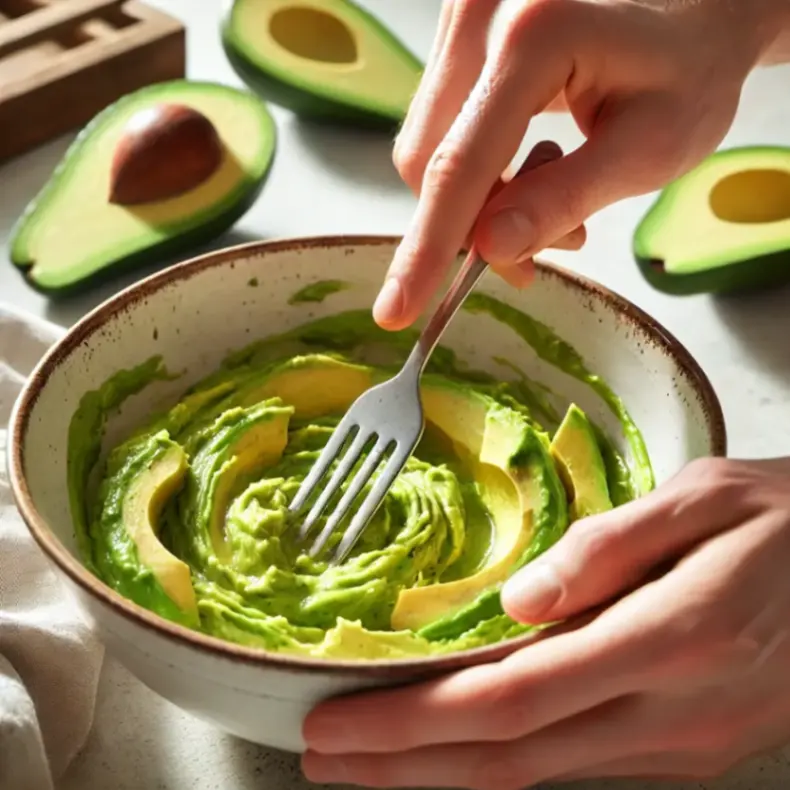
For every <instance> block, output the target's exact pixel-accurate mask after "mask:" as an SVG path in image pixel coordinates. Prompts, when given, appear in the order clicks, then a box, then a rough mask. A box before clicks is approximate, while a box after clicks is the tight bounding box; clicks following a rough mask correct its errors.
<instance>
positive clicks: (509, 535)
mask: <svg viewBox="0 0 790 790" xmlns="http://www.w3.org/2000/svg"><path fill="white" fill-rule="evenodd" d="M384 377H386V374H385V373H383V372H381V371H379V370H376V369H374V368H370V367H368V366H367V365H363V364H357V363H351V362H346V361H343V360H338V359H336V358H334V357H332V356H329V355H324V354H310V355H308V356H297V357H294V358H293V359H291V360H289V361H288V362H287V363H285V364H283V363H276V364H275V365H274V366H273V367H270V368H266V369H264V370H263V371H262V373H261V376H260V378H257V379H256V380H254V381H252V382H251V383H250V384H249V385H248V386H247V388H246V390H245V391H243V392H242V393H240V395H241V397H240V402H241V403H242V404H243V405H244V408H252V407H254V404H256V403H260V402H261V401H266V400H267V399H282V401H283V402H286V403H288V404H289V407H290V408H292V409H293V415H292V417H293V419H294V420H311V419H314V418H316V417H319V416H322V415H328V414H342V413H343V412H345V411H346V410H347V409H348V407H349V406H350V405H351V403H352V402H353V401H354V400H355V399H356V398H357V397H359V395H361V394H362V393H363V392H364V391H365V390H366V389H368V388H369V387H371V386H373V385H374V384H376V383H377V382H378V381H380V380H382V378H384ZM306 381H309V386H305V382H306ZM420 389H421V396H422V404H423V409H424V414H425V420H426V423H429V424H430V425H431V427H432V428H434V429H436V430H438V431H439V432H440V434H442V435H444V436H445V437H446V438H447V441H448V442H450V444H451V446H452V448H453V450H454V452H455V454H456V455H457V456H458V457H459V458H460V459H462V460H463V461H464V462H465V463H466V464H467V465H468V466H469V468H470V470H471V471H472V474H473V476H474V478H475V479H476V481H477V484H478V487H479V490H480V494H481V499H482V500H483V503H484V505H485V507H486V509H487V510H488V511H489V513H490V514H491V517H492V522H493V526H494V532H493V540H492V543H491V548H490V550H489V552H488V556H487V557H486V560H485V563H484V564H483V567H482V568H479V569H478V570H477V571H476V572H475V573H473V574H472V575H470V576H466V577H464V578H461V579H457V580H454V581H448V582H444V583H439V584H433V585H430V586H425V587H417V588H411V589H406V590H403V591H401V592H400V594H399V597H398V600H397V601H396V604H395V607H394V609H393V612H392V615H391V619H390V624H391V627H392V628H394V629H396V630H399V629H403V628H412V629H415V630H416V629H420V628H422V627H423V626H430V627H435V628H438V629H439V631H437V637H436V638H439V636H438V634H439V633H440V632H441V631H442V629H444V630H447V629H446V627H445V626H447V627H449V626H448V623H449V622H450V621H452V628H453V629H454V628H455V627H456V626H457V625H458V623H459V622H463V623H464V624H465V625H464V628H465V629H466V628H468V627H471V626H473V625H474V623H475V622H477V621H478V620H479V619H480V618H481V617H482V616H484V614H485V613H487V612H488V611H489V610H490V609H491V608H492V605H493V607H494V608H498V609H499V610H500V611H501V606H500V605H499V601H498V598H499V593H498V588H499V586H501V583H503V582H504V581H505V579H507V577H508V576H509V575H510V574H511V573H512V572H513V571H514V570H515V569H516V568H518V567H520V566H521V565H522V564H523V563H524V562H527V561H528V560H529V559H530V558H531V557H532V556H534V555H535V554H536V553H538V552H539V551H542V550H545V549H546V548H548V546H549V545H551V544H552V543H553V542H555V541H556V540H557V539H559V537H560V536H561V535H562V534H563V533H564V531H565V529H566V527H567V525H568V506H567V500H566V494H565V489H564V487H563V484H562V481H561V479H560V476H559V473H558V471H557V468H556V466H555V464H554V461H553V459H552V455H551V452H550V442H549V437H548V435H547V434H545V433H543V432H541V431H538V430H537V429H535V428H534V427H533V425H532V424H531V422H530V421H529V419H528V418H527V416H526V415H524V414H522V413H521V412H516V411H511V410H509V409H505V408H503V407H502V406H501V405H500V404H499V403H498V402H497V401H496V400H495V399H493V398H491V397H489V396H487V395H484V394H482V393H479V392H472V391H469V390H467V389H465V388H464V387H463V386H462V385H458V384H455V383H453V382H450V381H447V380H446V379H443V378H439V377H436V376H435V375H432V374H424V375H423V377H422V380H421V387H420ZM282 441H283V442H284V441H285V440H284V439H283V440H282ZM212 443H213V441H212ZM279 444H280V442H279V441H278V442H277V445H278V447H279ZM193 468H194V469H196V471H197V473H198V474H201V472H200V469H201V468H202V462H200V461H198V460H197V459H196V461H195V462H193ZM198 511H200V508H198ZM220 556H222V555H220ZM492 596H493V597H492ZM459 616H460V619H458V618H459ZM454 618H455V619H454ZM456 620H458V622H456ZM426 635H428V636H429V637H430V634H427V632H426ZM430 638H433V637H430Z"/></svg>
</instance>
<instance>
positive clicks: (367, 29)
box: [222, 0, 423, 129]
mask: <svg viewBox="0 0 790 790" xmlns="http://www.w3.org/2000/svg"><path fill="white" fill-rule="evenodd" d="M222 42H223V46H224V49H225V53H226V55H227V57H228V60H229V61H230V63H231V65H232V66H233V68H234V69H235V70H236V72H237V74H238V75H239V76H240V77H241V78H242V79H243V80H244V81H245V82H246V83H247V85H248V86H249V87H250V88H251V89H252V90H254V91H257V92H258V93H259V94H260V95H261V96H262V97H263V98H265V99H267V100H269V101H271V102H273V103H275V104H279V105H281V106H283V107H287V108H288V109H290V110H291V111H292V112H294V113H295V114H296V115H298V116H301V117H305V118H312V119H315V120H323V121H335V122H339V123H345V124H352V125H353V124H358V125H360V126H368V127H374V128H383V129H394V128H396V127H397V126H398V125H399V124H400V123H401V121H402V120H403V118H404V117H405V115H406V111H407V109H408V107H409V103H410V102H411V99H412V96H413V95H414V93H415V91H416V90H417V86H418V84H419V81H420V77H421V74H422V70H423V64H422V63H421V62H420V61H419V60H418V59H417V58H416V57H415V56H414V54H412V53H411V52H410V51H409V50H408V49H407V48H406V47H405V46H404V45H403V43H401V42H400V41H399V40H398V39H397V38H396V37H395V36H394V35H393V34H392V33H391V32H390V31H389V30H387V28H386V27H385V26H384V25H383V24H382V23H381V22H380V21H379V20H377V19H376V18H375V17H374V16H373V15H372V14H370V13H369V12H368V11H366V10H364V9H362V8H361V7H359V6H358V5H356V4H355V3H353V2H350V1H349V0H324V2H322V3H321V4H320V5H318V4H306V3H302V2H296V1H295V0H234V2H232V4H231V5H230V7H229V9H228V11H227V13H226V14H225V16H224V19H223V23H222Z"/></svg>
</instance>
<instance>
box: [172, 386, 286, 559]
mask: <svg viewBox="0 0 790 790" xmlns="http://www.w3.org/2000/svg"><path fill="white" fill-rule="evenodd" d="M292 414H293V408H292V407H291V406H286V405H284V403H283V401H282V400H281V399H280V398H269V399H266V400H263V401H261V402H259V403H256V404H254V405H252V406H249V407H247V408H236V409H232V410H229V411H226V412H224V413H223V414H222V415H221V416H220V417H219V418H218V419H217V420H216V422H215V423H214V426H213V435H212V438H211V441H209V442H207V443H206V444H205V445H204V446H203V447H201V448H200V450H199V451H198V452H197V453H196V454H195V456H194V457H193V459H192V473H193V475H192V477H191V478H190V491H189V492H188V496H187V497H186V501H187V503H188V504H187V505H185V507H186V509H187V510H188V512H187V513H186V519H188V520H189V521H191V522H193V523H194V524H195V525H196V533H197V538H196V541H195V542H196V544H197V545H198V547H199V548H198V550H199V551H205V552H206V553H212V552H213V553H214V554H216V556H217V557H218V558H219V559H220V560H221V561H222V562H227V561H228V560H229V558H230V548H229V546H228V544H227V542H226V540H225V534H224V530H223V525H224V521H225V515H226V512H227V509H228V503H229V502H230V500H231V498H232V495H233V493H234V492H235V489H236V486H238V485H242V484H243V483H244V480H245V476H246V475H248V474H250V473H251V472H253V471H254V470H256V469H261V468H266V467H268V466H272V465H273V464H275V463H277V461H279V460H280V458H281V457H282V454H283V450H284V449H285V447H286V445H287V443H288V422H289V420H290V417H291V415H292ZM198 479H203V481H204V483H203V485H202V486H198V485H195V481H196V480H198ZM184 550H186V551H189V550H190V548H189V546H188V545H186V546H184Z"/></svg>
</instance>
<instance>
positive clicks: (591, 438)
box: [550, 403, 612, 521]
mask: <svg viewBox="0 0 790 790" xmlns="http://www.w3.org/2000/svg"><path fill="white" fill-rule="evenodd" d="M550 449H551V454H552V456H553V457H554V460H555V462H556V464H557V469H558V471H559V473H560V477H561V478H562V481H563V484H564V485H565V489H566V491H567V494H568V499H569V500H570V518H571V521H575V520H576V519H579V518H586V517H587V516H592V515H594V514H596V513H604V512H605V511H607V510H611V509H612V499H611V496H610V494H609V485H608V483H607V480H606V466H605V464H604V460H603V455H602V453H601V448H600V447H599V445H598V439H597V438H596V435H595V431H594V429H593V426H592V424H591V423H590V420H589V418H588V417H587V415H586V414H585V413H584V412H583V411H582V410H581V409H580V408H579V407H578V406H577V405H576V404H575V403H572V404H571V405H570V406H569V407H568V411H567V412H566V413H565V417H564V418H563V420H562V423H560V427H559V428H557V432H556V433H555V434H554V438H553V439H552V440H551V448H550Z"/></svg>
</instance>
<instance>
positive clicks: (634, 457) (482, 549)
mask: <svg viewBox="0 0 790 790" xmlns="http://www.w3.org/2000/svg"><path fill="white" fill-rule="evenodd" d="M344 288H345V285H344V284H343V283H340V282H338V281H330V282H329V283H327V284H322V283H316V284H313V285H312V286H311V288H310V289H309V290H306V291H305V290H303V292H301V294H300V295H299V296H298V297H297V298H296V299H294V300H293V301H292V303H293V304H295V305H296V304H300V303H301V302H303V301H312V302H319V301H321V300H322V299H324V298H331V295H332V294H333V293H335V292H337V291H340V290H343V289H344ZM464 309H466V310H468V311H470V312H473V313H485V314H487V315H488V316H490V317H493V318H495V319H496V320H498V321H501V322H503V323H504V324H506V325H507V326H508V327H509V328H510V329H511V330H512V331H514V332H516V333H517V334H518V335H519V336H520V337H521V338H522V339H523V341H524V342H525V343H526V344H528V345H529V346H531V347H532V349H533V350H534V351H535V352H537V354H538V355H539V356H540V357H541V358H543V359H544V360H546V361H547V362H549V363H550V364H552V365H555V366H557V367H559V368H561V369H562V370H563V371H565V372H566V373H568V374H569V375H571V376H573V377H574V378H576V379H578V380H579V381H582V382H584V383H585V384H587V385H588V386H589V388H590V389H591V390H592V391H593V392H594V393H595V394H596V395H597V397H599V398H600V399H601V401H602V402H603V404H605V406H606V408H608V409H609V411H610V412H611V413H612V414H613V415H614V416H615V417H616V418H617V420H618V422H619V424H620V426H621V429H622V436H623V438H624V440H625V442H626V443H627V445H628V446H629V450H630V452H629V454H628V456H629V458H630V460H629V461H628V462H627V461H626V457H625V456H624V455H622V454H620V453H619V452H618V451H617V450H616V449H615V443H614V442H613V441H612V440H611V439H610V437H609V436H607V435H606V433H605V432H604V431H603V430H602V429H601V428H600V427H599V426H598V425H596V424H595V423H593V421H592V420H591V419H589V418H588V417H587V416H586V415H585V413H584V412H582V411H581V409H579V408H578V407H576V406H575V405H574V404H571V405H570V406H568V405H567V404H562V402H561V401H560V402H559V403H560V404H562V405H557V404H558V401H557V399H556V397H555V396H554V395H553V393H551V392H549V391H548V390H546V388H544V387H541V386H540V385H538V384H536V383H534V382H532V381H530V380H529V379H528V378H527V377H526V376H525V375H524V374H523V373H521V372H520V371H519V370H518V369H517V368H513V370H512V375H510V376H508V381H500V380H497V379H494V378H493V377H492V376H490V375H488V374H486V373H483V372H480V371H473V370H469V369H467V368H466V367H464V366H463V365H462V364H460V362H459V361H458V360H457V359H456V357H455V355H454V354H453V352H452V351H450V350H449V349H447V348H443V347H440V348H438V349H437V350H436V351H435V352H434V355H433V357H432V360H431V362H430V364H429V368H428V370H427V371H426V374H425V377H424V380H423V389H422V394H423V404H424V408H425V412H426V430H425V434H424V436H423V439H422V441H421V443H420V445H419V447H418V448H417V451H416V452H415V453H414V455H413V457H412V458H411V459H410V460H409V462H408V463H407V465H406V468H405V469H404V470H403V471H402V473H401V474H400V476H399V477H398V479H397V480H396V482H395V484H394V485H393V486H392V488H391V490H390V492H389V494H388V495H387V497H386V499H385V502H384V504H383V505H382V507H381V508H380V509H379V510H378V512H377V513H376V515H375V517H374V519H373V522H372V523H371V525H370V526H369V527H368V529H367V530H366V531H365V532H364V533H363V536H362V538H361V539H360V541H359V542H358V543H357V545H356V547H355V549H354V550H353V552H352V554H351V556H350V557H349V558H348V559H347V560H346V561H345V562H343V563H342V564H340V565H338V566H332V565H330V564H329V562H328V560H329V559H330V557H331V554H332V551H333V549H334V547H335V546H336V544H337V541H338V540H339V539H340V537H341V533H342V527H343V526H345V524H347V523H348V520H349V519H350V516H349V518H347V519H346V520H345V522H344V524H343V525H341V530H340V531H339V532H338V534H336V535H335V536H334V537H333V538H332V539H331V540H330V542H329V544H328V546H327V548H326V549H325V551H324V552H323V553H322V554H321V555H320V556H319V557H317V558H315V559H311V558H310V557H309V556H308V555H307V549H308V548H309V545H310V542H311V541H310V540H309V539H308V541H307V542H306V543H304V544H302V543H300V542H299V540H298V527H299V520H298V517H296V518H294V517H293V516H290V515H289V513H288V504H289V502H290V501H291V499H292V497H293V496H294V495H295V493H296V491H297V489H298V487H299V485H300V483H301V481H302V480H303V479H304V477H305V475H306V474H307V472H308V471H309V469H310V467H311V466H312V464H313V463H314V462H315V461H316V459H317V457H318V455H319V453H320V450H321V448H322V447H323V446H324V444H325V443H326V441H327V439H328V438H329V436H330V435H331V433H332V430H333V428H334V426H335V425H336V423H337V421H338V420H339V418H340V417H341V416H342V414H343V413H344V412H345V411H346V409H347V408H348V406H349V405H350V404H351V402H352V401H353V400H354V399H355V398H356V397H357V396H358V395H359V394H361V393H362V392H363V391H364V390H365V389H367V388H368V387H369V386H371V385H373V384H375V383H376V382H378V381H381V380H383V379H385V378H387V377H389V376H390V375H392V373H393V372H394V371H395V370H397V367H398V365H399V363H400V362H401V361H402V359H403V358H404V356H405V354H407V353H408V351H409V350H410V348H411V346H412V344H413V342H414V340H415V337H416V335H415V333H414V332H412V331H405V332H400V333H396V334H393V333H389V332H384V331H383V330H381V329H379V328H378V327H377V326H376V325H375V324H374V323H373V321H372V320H371V318H370V314H369V311H354V312H346V313H340V314H337V315H333V316H330V317H328V318H320V319H316V320H313V321H310V322H308V323H305V324H303V325H301V326H299V327H297V328H296V329H294V330H291V331H288V332H286V333H284V334H282V335H279V336H277V337H269V338H265V339H263V340H261V341H259V342H256V343H254V344H252V345H250V346H249V347H247V348H244V349H241V350H239V351H237V352H235V353H233V354H231V355H230V356H229V357H228V358H227V359H226V360H225V362H224V363H223V365H222V366H221V367H220V368H219V369H218V370H217V371H215V372H214V373H212V374H211V375H209V376H207V377H206V378H205V379H203V380H202V381H200V382H198V383H197V384H194V385H193V386H192V387H190V388H189V389H188V390H186V391H185V392H184V393H183V395H182V397H180V398H179V399H178V401H177V402H176V403H174V404H173V405H172V406H171V407H170V408H168V409H167V410H165V411H163V412H161V413H158V414H155V415H152V416H151V417H150V418H149V420H148V421H147V422H146V423H145V424H144V425H142V426H141V427H139V428H138V429H137V430H136V431H135V432H134V434H133V435H131V436H128V437H127V438H126V439H125V440H124V441H122V442H121V443H119V444H117V445H115V446H113V447H111V448H109V452H105V453H104V454H103V453H101V451H100V448H101V444H102V436H103V432H104V429H105V424H106V422H107V420H108V417H109V415H110V414H111V413H112V412H113V411H114V410H115V409H117V408H118V407H119V406H121V405H122V404H123V402H124V401H125V399H126V398H128V397H130V396H131V395H134V394H136V393H138V392H140V391H141V390H142V389H143V388H144V387H146V386H148V385H149V384H150V383H151V382H153V381H155V380H157V379H162V378H169V377H171V376H173V374H172V373H171V372H170V371H168V370H167V369H165V367H164V365H163V363H162V360H161V359H159V358H152V359H148V360H145V361H143V362H142V363H141V364H140V365H139V366H138V367H137V368H134V369H131V370H123V371H120V372H119V373H117V374H116V375H115V376H113V377H112V378H111V379H110V380H108V381H107V382H105V384H104V385H103V386H102V387H101V388H100V389H98V390H96V391H94V392H90V393H88V394H87V395H85V397H84V398H83V399H82V402H81V403H80V406H79V408H78V410H77V412H76V413H75V415H74V417H73V419H72V423H71V428H70V436H69V459H68V474H69V491H70V497H71V507H72V514H73V518H74V524H75V531H76V534H77V538H78V541H79V545H80V549H81V552H82V556H83V559H84V562H85V564H86V565H87V566H88V568H89V569H90V570H92V572H93V573H94V574H96V575H97V576H98V577H99V578H100V579H102V580H103V581H104V582H105V583H107V584H108V585H110V586H111V587H113V588H114V589H115V590H117V591H118V592H119V593H120V594H122V595H124V596H126V597H127V598H129V599H131V600H133V601H135V602H136V603H138V604H140V605H141V606H143V607H146V608H148V609H150V610H152V611H154V612H156V613H157V614H159V615H161V616H162V617H165V618H167V619H170V620H172V621H175V622H177V623H180V624H182V625H185V626H187V627H189V628H193V629H196V630H200V631H203V632H205V633H207V634H211V635H214V636H216V637H219V638H222V639H225V640H229V641H232V642H236V643H240V644H244V645H250V646H256V647H261V648H264V649H267V650H271V651H281V652H287V653H291V654H302V655H308V656H313V657H335V658H345V659H360V660H364V659H368V660H369V659H377V658H402V657H410V656H421V655H429V654H435V653H446V652H452V651H458V650H463V649H467V648H471V647H477V646H482V645H486V644H490V643H493V642H497V641H500V640H503V639H507V638H510V637H512V636H515V635H517V634H520V633H523V632H525V631H527V630H529V627H527V626H524V625H521V624H518V623H516V622H514V621H513V620H511V619H510V618H509V617H508V616H507V615H505V614H504V612H503V610H502V607H501V604H500V601H499V590H500V588H501V585H502V583H503V582H504V580H505V579H506V578H507V577H508V576H509V575H511V574H512V572H513V571H514V570H515V569H517V568H518V567H520V566H522V565H523V564H525V563H526V562H529V561H530V560H531V559H532V558H534V557H535V556H537V555H538V554H540V553H541V552H543V551H545V550H546V548H548V547H549V546H550V545H552V544H553V543H554V542H555V541H557V540H558V539H560V538H561V536H562V535H563V534H564V532H565V531H566V529H567V528H568V526H569V525H570V523H572V521H573V520H574V519H575V518H579V517H582V516H584V515H587V514H589V513H593V512H600V511H602V510H606V509H608V508H610V507H615V506H617V505H619V504H622V503H623V502H627V501H629V500H630V499H633V498H635V497H636V496H639V495H641V494H642V493H645V492H647V491H649V490H650V489H651V488H652V487H653V475H652V470H651V467H650V461H649V458H648V456H647V452H646V449H645V446H644V442H643V441H642V437H641V434H640V433H639V430H638V428H637V426H636V425H635V424H634V423H633V420H632V419H631V418H630V416H629V414H628V412H627V410H626V408H625V406H624V405H623V403H622V402H621V400H620V399H619V398H618V397H617V395H616V394H615V393H614V392H612V391H611V389H610V388H609V387H608V386H607V385H606V384H605V382H603V381H602V380H601V379H600V377H598V376H596V375H595V374H594V373H593V372H592V371H590V370H588V368H587V367H586V365H585V364H584V361H583V360H582V359H581V357H580V356H579V355H578V353H576V352H575V351H574V349H573V348H571V347H570V346H569V345H568V344H567V343H565V342H564V341H563V340H562V339H561V338H559V337H557V336H556V334H555V333H554V332H553V331H552V330H551V329H549V328H548V327H547V326H545V325H543V324H541V323H539V322H537V321H535V320H534V319H532V318H530V317H529V316H527V315H525V314H523V313H521V312H519V311H517V310H515V309H514V308H512V307H510V306H508V305H506V304H504V303H502V302H499V301H497V300H495V299H493V298H492V297H489V296H486V295H483V294H473V295H472V296H470V297H469V299H468V301H467V303H466V305H465V308H464ZM503 362H504V361H503ZM508 364H510V363H508ZM374 480H375V475H374V477H373V478H372V480H371V483H372V482H373V481H374ZM369 487H370V484H368V485H367V486H366V488H365V490H364V491H363V494H362V496H364V494H365V493H366V492H367V491H368V490H369ZM338 498H339V495H338V497H336V498H335V500H333V502H331V503H330V506H329V507H328V509H327V510H326V511H325V513H326V514H327V515H328V514H329V513H330V512H331V510H332V508H333V506H334V503H335V502H336V501H337V499H338ZM359 501H361V499H360V500H359ZM352 512H353V511H352ZM322 525H323V519H319V523H318V525H317V527H316V531H315V532H314V533H313V536H315V534H317V531H318V530H319V529H320V528H321V526H322Z"/></svg>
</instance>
